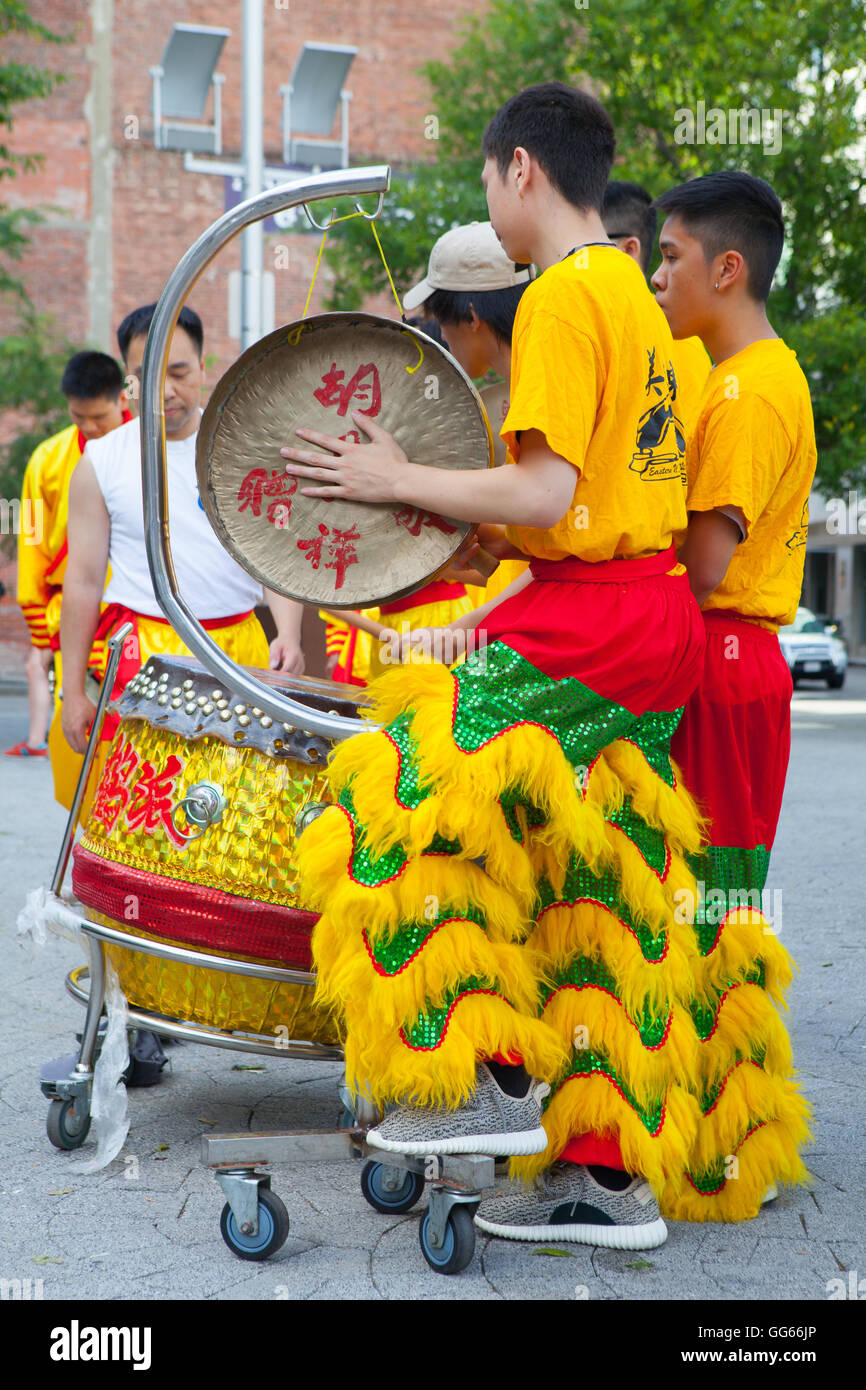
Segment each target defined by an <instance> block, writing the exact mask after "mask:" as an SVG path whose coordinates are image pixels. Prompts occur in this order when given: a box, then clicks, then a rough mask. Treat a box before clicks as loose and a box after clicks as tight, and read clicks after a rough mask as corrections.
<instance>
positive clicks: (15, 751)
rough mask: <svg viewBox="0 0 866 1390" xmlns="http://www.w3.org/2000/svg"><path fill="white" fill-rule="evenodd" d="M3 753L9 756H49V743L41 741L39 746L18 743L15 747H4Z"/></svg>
mask: <svg viewBox="0 0 866 1390" xmlns="http://www.w3.org/2000/svg"><path fill="white" fill-rule="evenodd" d="M3 755H4V757H7V758H47V757H48V744H47V743H40V745H39V747H38V748H31V747H30V744H29V743H16V744H15V747H14V748H4V749H3Z"/></svg>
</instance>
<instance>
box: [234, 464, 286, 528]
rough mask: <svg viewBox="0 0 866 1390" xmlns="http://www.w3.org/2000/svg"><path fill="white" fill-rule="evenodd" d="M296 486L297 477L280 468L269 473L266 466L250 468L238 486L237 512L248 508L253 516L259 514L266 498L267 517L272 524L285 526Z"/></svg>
mask: <svg viewBox="0 0 866 1390" xmlns="http://www.w3.org/2000/svg"><path fill="white" fill-rule="evenodd" d="M297 486H298V480H297V478H292V477H290V476H289V474H288V473H284V472H283V471H282V470H281V469H276V470H275V471H274V472H273V473H269V472H268V471H267V469H266V468H251V469H250V471H249V473H248V474H247V476H246V477H245V478H244V480H243V482H242V483H241V485H240V487H239V488H238V502H239V504H240V505H239V506H238V512H239V513H240V512H245V511H247V509H249V510H250V511H251V512H252V514H253V516H256V517H258V516H261V514H262V508H263V507H264V505H265V502H266V501H267V499H268V498H272V499H273V500H272V501H269V502H268V505H267V512H266V515H267V518H268V521H269V522H270V523H271V525H272V526H277V527H279V526H285V524H286V522H287V521H288V519H289V516H290V515H291V511H292V496H293V493H294V492H295V491H296V489H297Z"/></svg>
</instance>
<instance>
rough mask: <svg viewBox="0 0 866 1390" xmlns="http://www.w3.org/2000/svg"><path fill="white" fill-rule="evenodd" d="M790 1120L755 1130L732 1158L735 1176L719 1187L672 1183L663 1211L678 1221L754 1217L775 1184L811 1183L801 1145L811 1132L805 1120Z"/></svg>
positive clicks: (666, 1189) (662, 1200) (662, 1197)
mask: <svg viewBox="0 0 866 1390" xmlns="http://www.w3.org/2000/svg"><path fill="white" fill-rule="evenodd" d="M788 1123H789V1121H786V1120H784V1119H782V1120H770V1121H768V1122H767V1123H766V1124H764V1125H762V1126H761V1127H760V1129H756V1130H754V1131H753V1132H752V1133H751V1134H750V1135H749V1136H748V1138H747V1139H745V1140H744V1141H743V1143H742V1144H741V1145H740V1147H739V1148H738V1149H737V1151H736V1153H735V1154H733V1155H731V1158H736V1168H734V1166H733V1164H732V1163H730V1160H729V1169H730V1171H731V1172H732V1173H734V1172H735V1173H736V1177H733V1176H732V1177H729V1178H728V1179H727V1180H726V1181H725V1184H724V1186H723V1187H722V1188H721V1189H720V1191H719V1192H716V1193H703V1192H698V1191H697V1189H696V1188H695V1187H694V1186H693V1185H692V1184H691V1183H690V1182H689V1181H688V1180H686V1182H684V1183H683V1184H682V1185H681V1186H680V1189H679V1191H675V1190H674V1187H673V1185H672V1184H666V1185H665V1187H664V1189H663V1190H662V1192H661V1195H660V1197H659V1206H660V1207H661V1213H662V1216H665V1217H667V1218H668V1219H670V1220H672V1221H751V1220H752V1218H753V1217H755V1216H757V1215H758V1212H759V1211H760V1210H761V1202H762V1199H763V1197H764V1195H765V1193H766V1192H767V1190H768V1188H769V1187H770V1186H771V1184H773V1183H775V1184H776V1185H777V1186H778V1187H784V1186H795V1185H797V1184H803V1183H806V1184H808V1183H809V1182H810V1178H809V1174H808V1172H807V1170H806V1168H805V1166H804V1164H803V1161H802V1159H801V1158H800V1156H799V1154H798V1152H797V1148H798V1146H799V1145H800V1144H801V1143H803V1142H804V1141H805V1139H806V1137H807V1134H806V1130H805V1126H801V1127H800V1128H799V1129H795V1130H790V1129H789V1128H788Z"/></svg>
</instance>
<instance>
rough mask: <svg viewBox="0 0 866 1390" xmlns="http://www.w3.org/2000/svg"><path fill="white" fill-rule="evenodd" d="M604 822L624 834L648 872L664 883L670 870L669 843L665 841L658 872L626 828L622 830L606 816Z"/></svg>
mask: <svg viewBox="0 0 866 1390" xmlns="http://www.w3.org/2000/svg"><path fill="white" fill-rule="evenodd" d="M604 823H605V825H609V826H610V828H611V830H618V831H619V833H620V835H624V836H625V838H626V839H627V840H628V842H629V844H630V845H632V846H633V848H634V849H636V850H637V852H638V854H639V855H640V857H641V859H642V860H643V862H644V863H645V864H646V866H647V868H648V869H649V871H650V873H651V874H655V876H656V878H657V879H658V881H659V883H664V881H665V879H666V878H667V876H668V874H669V873H670V871H671V851H670V846H669V844H668V843H667V840H666V841H665V866H664V868H663V870H662V872H661V873H659V871H658V869H655V868H653V866H652V864H651V863H650V862H649V860H648V859H647V857H646V855H645V854H644V852H643V850H642V849H641V847H640V845H639V844H638V843H637V840H633V839H632V837H631V835H629V833H628V831H627V830H624V829H623V827H622V826H621V825H618V824H617V822H616V821H613V820H608V819H607V817H605V822H604Z"/></svg>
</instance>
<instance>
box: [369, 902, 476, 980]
mask: <svg viewBox="0 0 866 1390" xmlns="http://www.w3.org/2000/svg"><path fill="white" fill-rule="evenodd" d="M455 920H457V921H468V922H474V923H475V924H476V926H479V927H481V928H482V930H484V929H486V926H487V919H486V917H485V915H484V913H483V912H481V911H480V909H479V908H477V907H473V906H472V905H471V904H470V905H468V906H464V907H461V908H459V909H456V908H447V909H444V910H442V911H440V912H438V913H437V914H436V916H435V917H434V918H433V920H432V921H430V922H425V923H423V924H422V923H420V922H413V923H410V924H409V925H408V926H403V927H401V928H400V930H399V931H398V932H397V933H396V935H394V936H392V937H390V938H389V939H388V940H382V941H377V942H376V943H375V945H370V940H369V937H368V936H367V933H366V931H365V932H364V936H365V938H366V939H367V943H368V946H369V949H370V954H371V955H372V957H373V959H374V961H375V962H376V965H377V966H378V967H379V969H380V970H381V971H382V972H383V973H384V974H386V975H399V973H400V971H401V970H404V969H405V967H406V966H407V965H408V963H409V961H410V960H411V959H412V957H413V956H414V955H416V954H417V952H418V951H420V950H421V949H422V947H424V946H426V944H427V942H428V941H429V940H430V937H431V936H432V935H433V933H434V932H436V931H438V929H439V927H441V926H442V923H443V922H450V921H455Z"/></svg>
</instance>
